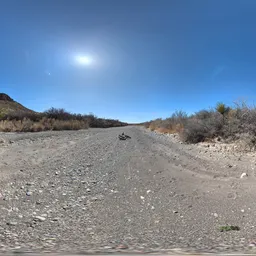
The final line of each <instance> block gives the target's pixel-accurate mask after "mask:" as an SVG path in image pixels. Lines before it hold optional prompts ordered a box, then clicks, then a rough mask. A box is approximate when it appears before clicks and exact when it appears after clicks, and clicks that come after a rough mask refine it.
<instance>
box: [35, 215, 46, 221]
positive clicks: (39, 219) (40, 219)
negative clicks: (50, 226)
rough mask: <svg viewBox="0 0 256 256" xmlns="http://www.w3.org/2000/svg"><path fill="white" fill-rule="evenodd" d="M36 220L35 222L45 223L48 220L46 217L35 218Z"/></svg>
mask: <svg viewBox="0 0 256 256" xmlns="http://www.w3.org/2000/svg"><path fill="white" fill-rule="evenodd" d="M34 220H35V221H40V222H43V221H45V220H46V218H45V217H42V216H35V217H34Z"/></svg>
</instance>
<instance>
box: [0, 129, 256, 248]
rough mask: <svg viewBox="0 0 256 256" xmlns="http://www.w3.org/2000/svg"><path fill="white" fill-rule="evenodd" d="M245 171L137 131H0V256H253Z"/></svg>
mask: <svg viewBox="0 0 256 256" xmlns="http://www.w3.org/2000/svg"><path fill="white" fill-rule="evenodd" d="M122 132H124V133H125V134H127V135H129V136H130V137H131V139H127V140H124V141H121V140H119V139H118V135H119V134H121V133H122ZM254 167H256V166H255V155H253V154H250V155H248V154H244V155H239V156H238V155H236V154H231V153H224V152H223V151H221V152H218V151H216V150H213V149H212V147H211V148H210V147H209V148H208V147H202V146H198V145H185V144H182V143H180V142H179V141H178V140H177V139H176V138H175V137H174V136H172V137H171V136H166V135H160V134H156V133H153V132H150V131H147V130H145V129H144V128H141V127H124V128H111V129H90V130H84V131H63V132H43V133H24V134H22V133H20V134H15V133H1V134H0V170H1V172H0V178H1V179H0V180H1V181H0V185H1V186H0V204H1V205H0V215H1V218H0V251H13V250H14V251H16V252H26V251H32V252H42V251H46V252H72V253H77V252H80V253H81V252H114V251H115V252H116V251H125V252H126V253H127V252H163V251H171V250H173V249H176V250H177V248H182V250H184V251H186V250H188V251H198V252H200V251H204V252H221V251H222V252H224V251H225V252H227V251H233V252H234V251H242V252H247V251H248V252H255V251H256V250H255V249H254V248H255V245H256V214H255V212H256V178H255V172H254ZM243 172H245V173H246V174H247V175H248V176H246V177H244V178H242V179H241V178H240V176H241V174H242V173H243ZM224 225H234V226H238V227H239V228H240V230H239V231H229V232H220V227H221V226H224Z"/></svg>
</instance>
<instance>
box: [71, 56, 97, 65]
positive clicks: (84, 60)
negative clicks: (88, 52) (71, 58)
mask: <svg viewBox="0 0 256 256" xmlns="http://www.w3.org/2000/svg"><path fill="white" fill-rule="evenodd" d="M75 60H76V62H77V63H78V64H80V65H86V66H89V65H91V64H92V63H93V60H92V58H91V57H90V56H82V55H78V56H76V57H75Z"/></svg>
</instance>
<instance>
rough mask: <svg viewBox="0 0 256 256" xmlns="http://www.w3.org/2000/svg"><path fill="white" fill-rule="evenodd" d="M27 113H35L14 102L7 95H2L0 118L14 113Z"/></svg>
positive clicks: (0, 94)
mask: <svg viewBox="0 0 256 256" xmlns="http://www.w3.org/2000/svg"><path fill="white" fill-rule="evenodd" d="M17 111H19V112H25V113H26V112H27V113H33V112H34V111H32V110H30V109H28V108H26V107H24V106H23V105H21V104H20V103H18V102H16V101H14V100H13V99H12V98H11V97H10V96H8V95H7V94H5V93H0V117H1V116H5V115H6V114H10V113H12V112H17Z"/></svg>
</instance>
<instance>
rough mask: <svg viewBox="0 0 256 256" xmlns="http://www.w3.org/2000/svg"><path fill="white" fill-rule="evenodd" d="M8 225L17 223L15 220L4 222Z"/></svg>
mask: <svg viewBox="0 0 256 256" xmlns="http://www.w3.org/2000/svg"><path fill="white" fill-rule="evenodd" d="M6 224H7V225H8V226H16V225H17V224H18V223H17V222H15V221H9V222H7V223H6Z"/></svg>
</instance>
